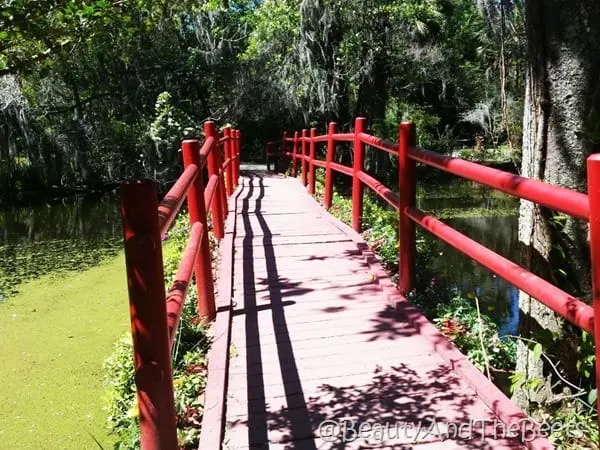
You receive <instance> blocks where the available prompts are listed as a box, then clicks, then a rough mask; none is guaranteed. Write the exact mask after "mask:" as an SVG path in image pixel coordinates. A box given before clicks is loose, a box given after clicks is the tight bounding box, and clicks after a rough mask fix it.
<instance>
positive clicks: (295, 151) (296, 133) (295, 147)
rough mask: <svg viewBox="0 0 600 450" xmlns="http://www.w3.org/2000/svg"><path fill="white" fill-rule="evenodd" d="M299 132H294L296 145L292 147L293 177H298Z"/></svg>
mask: <svg viewBox="0 0 600 450" xmlns="http://www.w3.org/2000/svg"><path fill="white" fill-rule="evenodd" d="M296 158H298V132H297V131H296V132H294V147H293V148H292V177H294V178H296V172H297V169H296V168H297V166H298V161H297V160H296Z"/></svg>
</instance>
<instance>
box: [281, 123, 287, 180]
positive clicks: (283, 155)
mask: <svg viewBox="0 0 600 450" xmlns="http://www.w3.org/2000/svg"><path fill="white" fill-rule="evenodd" d="M286 139H287V131H284V132H283V134H282V136H281V155H280V156H279V161H281V164H280V166H281V168H280V169H279V171H280V172H283V173H285V172H286V170H285V168H286V166H287V164H286V163H285V162H286V161H287V158H286V155H285V150H286V146H287V142H286Z"/></svg>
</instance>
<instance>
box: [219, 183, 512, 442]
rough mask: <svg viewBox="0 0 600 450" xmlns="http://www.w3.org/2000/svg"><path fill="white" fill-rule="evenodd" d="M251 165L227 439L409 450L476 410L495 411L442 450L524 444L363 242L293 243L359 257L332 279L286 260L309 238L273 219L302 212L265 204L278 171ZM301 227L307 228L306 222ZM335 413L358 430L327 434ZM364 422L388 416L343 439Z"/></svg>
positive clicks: (335, 260)
mask: <svg viewBox="0 0 600 450" xmlns="http://www.w3.org/2000/svg"><path fill="white" fill-rule="evenodd" d="M244 175H245V180H246V188H245V189H246V190H247V192H246V193H245V196H244V198H243V200H242V211H241V219H242V222H243V232H244V237H243V241H242V249H241V252H240V253H241V255H240V256H241V260H242V261H241V267H242V270H241V272H242V273H241V278H242V286H241V288H242V290H243V295H242V296H241V298H243V302H244V304H243V307H242V308H235V309H234V312H233V315H234V318H235V317H237V318H239V319H242V318H243V328H244V330H243V334H242V335H241V336H239V337H240V340H238V341H237V345H240V346H241V347H243V348H241V347H240V357H241V358H244V359H245V364H243V365H244V368H243V369H242V368H241V367H240V368H239V369H238V372H235V369H234V373H233V374H230V394H229V397H230V398H231V399H233V400H237V401H238V404H237V406H236V403H234V402H233V401H231V407H228V430H229V431H231V432H232V435H231V436H230V438H231V439H230V441H229V442H226V447H225V448H228V449H238V448H239V449H241V448H252V449H263V448H264V449H268V448H278V449H307V450H316V449H317V448H319V449H325V448H327V449H346V448H377V447H380V446H382V445H388V446H389V445H392V446H393V448H397V449H406V450H408V449H412V448H417V449H418V448H419V447H420V445H419V444H423V445H424V447H423V448H427V449H428V450H429V449H435V448H438V447H436V445H438V444H439V445H441V442H440V441H441V440H443V439H444V438H445V437H446V433H448V435H450V437H452V436H453V433H454V432H455V430H454V428H453V427H456V426H458V425H460V424H468V423H471V422H470V421H473V420H484V421H488V422H487V425H488V426H487V427H486V428H485V429H482V428H481V426H480V427H479V428H477V426H475V427H471V430H470V433H471V434H470V435H469V436H468V439H464V438H460V436H459V438H457V439H453V440H452V442H453V443H454V444H456V445H455V446H452V447H448V446H444V447H439V448H448V449H458V448H461V449H501V448H505V449H516V448H521V446H520V445H519V444H518V443H517V442H516V441H514V440H511V441H506V440H494V441H492V440H490V439H488V438H489V437H490V434H493V433H494V431H495V430H494V429H493V426H492V425H493V424H494V423H493V422H492V421H493V420H494V419H495V417H494V415H493V414H492V413H491V412H490V410H489V409H488V408H486V407H485V406H484V405H483V403H482V402H481V400H480V399H479V398H477V396H476V395H475V392H473V391H472V390H471V389H470V388H468V387H467V386H466V385H465V383H464V382H462V381H461V380H460V379H459V378H458V377H457V375H456V374H455V373H454V372H453V371H452V369H451V367H449V366H448V365H447V364H446V363H445V362H444V361H443V360H442V359H441V358H439V357H438V356H437V355H436V354H435V352H436V346H440V345H443V346H447V345H448V342H447V341H446V340H440V341H439V342H433V343H432V342H431V341H428V340H426V339H424V338H423V337H422V336H421V330H420V329H419V327H418V324H414V323H413V322H412V321H411V320H409V318H408V315H407V314H410V311H409V312H407V313H406V314H405V313H404V312H403V310H402V309H401V308H400V309H394V308H391V307H389V306H387V304H386V302H385V300H384V299H385V295H383V294H382V293H381V291H380V289H379V287H378V285H377V282H376V279H375V278H376V277H375V276H374V274H372V273H369V268H368V266H367V265H366V263H365V261H364V258H363V257H362V255H361V252H360V251H358V250H356V247H355V246H354V247H352V246H351V245H350V244H348V241H340V244H339V247H340V248H339V249H338V250H337V253H335V252H332V255H331V256H330V255H328V254H326V253H327V252H326V251H325V250H323V252H321V253H323V254H321V253H319V248H320V247H319V244H315V245H314V247H313V249H314V250H310V249H309V250H308V251H307V252H306V254H301V253H300V254H299V253H297V252H294V253H293V255H294V257H295V258H297V260H298V261H300V262H314V263H315V264H320V263H325V264H326V265H325V266H319V267H327V263H330V264H331V265H334V266H335V265H336V264H339V261H342V260H346V261H350V262H351V263H352V264H354V266H356V267H354V266H352V268H349V269H348V270H347V271H346V272H347V273H344V274H343V275H340V276H341V278H335V277H330V276H329V275H328V273H329V272H327V271H325V272H323V273H318V272H317V273H315V275H311V276H306V274H304V273H302V274H301V273H300V272H295V270H296V269H295V268H294V266H293V265H290V264H289V263H285V264H284V263H283V262H282V261H284V260H285V257H284V256H281V254H278V252H277V251H278V250H279V249H280V248H282V247H284V246H289V247H291V246H293V245H297V247H299V248H300V245H298V244H296V243H295V241H293V240H292V241H290V242H289V243H287V242H284V243H281V241H280V242H275V241H276V239H278V238H280V237H285V236H286V233H284V232H280V233H278V232H274V231H273V230H272V226H271V225H270V224H269V221H270V219H271V218H272V217H274V216H286V215H289V216H290V223H291V224H293V223H294V222H295V219H294V215H297V214H301V213H302V212H298V211H295V210H294V208H290V209H287V210H284V211H272V210H270V211H264V210H263V201H264V199H265V194H266V187H267V186H266V184H265V180H270V179H279V178H280V177H278V176H271V175H270V174H267V173H259V172H251V173H245V174H244ZM289 182H292V180H289ZM290 200H291V199H290ZM252 206H254V209H252ZM252 217H255V219H256V220H254V221H253V220H252ZM278 223H281V222H278ZM298 227H299V229H300V230H302V225H301V223H300V222H298ZM292 228H293V227H292ZM334 231H335V230H333V231H331V233H333V232H334ZM298 236H301V237H302V236H308V237H309V238H310V239H309V240H307V242H306V244H310V243H312V241H311V239H312V240H315V241H319V240H321V241H324V242H323V245H324V246H325V245H330V244H332V243H333V245H334V246H335V243H336V241H335V239H333V238H331V239H329V238H328V235H327V233H325V234H324V235H319V236H315V235H311V234H310V232H308V231H305V233H304V235H303V234H302V233H300V234H298ZM321 236H324V237H321ZM258 239H260V245H257V243H258V241H257V240H258ZM336 239H338V240H339V239H341V238H339V237H338V238H336ZM300 241H301V242H303V243H304V241H302V240H300ZM276 250H277V251H276ZM298 255H300V256H298ZM240 256H238V257H237V258H238V259H240ZM315 267H316V266H315ZM283 269H284V270H283ZM330 269H331V267H330ZM315 270H318V268H316V269H315ZM340 272H342V270H340ZM284 275H285V276H284ZM409 310H410V308H409ZM268 311H270V317H268V318H267V319H268V320H266V319H265V314H268ZM304 315H305V316H304ZM238 323H239V322H238ZM234 327H235V324H234ZM232 377H233V378H232ZM232 380H234V381H236V382H233V383H232ZM236 383H237V384H236ZM237 385H239V386H244V391H243V393H242V392H241V391H240V392H237V391H235V388H236V386H237ZM240 405H241V407H240ZM236 407H237V410H236ZM325 421H333V422H330V423H338V424H342V426H344V425H343V424H345V426H346V427H350V431H348V428H346V433H344V432H343V429H342V428H341V427H339V426H338V427H337V428H336V429H335V433H334V434H335V436H333V437H332V436H327V435H324V434H323V432H326V431H327V430H325V429H320V424H322V423H324V422H325ZM360 423H370V424H371V426H372V425H374V424H380V425H381V426H383V427H388V428H387V430H388V431H387V432H381V433H379V434H378V433H377V432H376V431H371V432H367V433H366V434H365V435H364V436H363V438H361V439H353V440H351V441H353V442H348V440H347V439H345V438H348V437H352V430H354V429H356V430H358V426H359V425H358V424H360ZM371 429H372V428H371ZM236 430H238V431H242V433H239V432H238V433H237V434H236ZM349 433H350V434H349ZM242 434H244V435H242ZM355 437H356V436H355ZM462 437H464V436H462ZM436 443H437V444H436Z"/></svg>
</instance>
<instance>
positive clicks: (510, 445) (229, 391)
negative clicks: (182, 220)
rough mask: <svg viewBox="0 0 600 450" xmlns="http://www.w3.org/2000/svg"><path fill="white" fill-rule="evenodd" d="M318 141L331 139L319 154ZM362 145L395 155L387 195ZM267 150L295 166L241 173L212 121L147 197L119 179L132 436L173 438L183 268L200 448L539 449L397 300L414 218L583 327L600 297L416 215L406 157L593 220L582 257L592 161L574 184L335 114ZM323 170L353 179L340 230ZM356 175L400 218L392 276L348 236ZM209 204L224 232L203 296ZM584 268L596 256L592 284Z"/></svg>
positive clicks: (592, 211)
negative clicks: (344, 156)
mask: <svg viewBox="0 0 600 450" xmlns="http://www.w3.org/2000/svg"><path fill="white" fill-rule="evenodd" d="M339 142H349V143H350V144H351V145H352V146H353V156H354V158H353V164H354V165H353V167H346V166H343V165H341V164H339V163H336V162H335V160H336V158H335V151H336V143H339ZM319 143H326V144H327V147H326V148H327V152H326V157H325V160H319V159H318V158H317V146H318V145H319ZM276 145H277V147H278V151H276ZM367 146H368V147H371V148H373V149H378V150H382V151H386V152H389V153H392V154H393V155H395V156H397V157H398V160H399V164H398V166H399V186H398V188H399V189H398V192H399V194H398V193H396V192H394V191H393V190H392V189H390V188H388V187H386V186H384V185H382V184H381V183H379V182H378V181H377V180H375V179H374V178H373V177H371V176H370V175H368V174H367V173H366V172H365V171H364V154H365V149H366V148H367ZM268 153H269V155H270V158H271V159H273V160H277V162H278V164H279V166H280V167H281V162H282V161H283V159H284V158H289V159H290V160H291V173H292V175H293V177H286V176H284V175H281V174H277V173H270V172H268V171H265V170H260V169H258V168H256V167H255V168H254V169H252V168H251V167H248V168H247V170H242V171H241V174H240V134H239V132H238V131H237V130H230V129H228V128H227V129H225V131H224V134H223V136H219V134H218V133H217V131H216V128H215V126H214V124H213V123H210V122H209V123H207V124H206V125H205V138H204V143H203V145H200V142H198V141H197V140H188V141H184V143H183V156H184V165H185V170H184V172H183V174H182V176H181V178H180V180H179V181H178V182H177V183H176V184H175V186H174V187H173V188H172V189H171V191H170V192H169V193H168V194H167V196H166V197H165V199H164V200H163V201H162V202H161V203H157V200H156V192H155V187H154V186H153V184H152V183H149V182H136V183H126V184H124V185H123V186H122V210H123V217H124V225H125V239H126V258H127V267H128V282H129V290H130V304H131V311H132V329H133V337H134V349H135V357H136V385H137V388H138V403H139V407H140V428H141V439H142V448H144V449H175V448H177V437H176V431H175V412H174V406H173V405H174V402H173V386H172V378H171V366H170V348H171V345H172V339H173V335H174V332H175V330H176V328H177V323H178V321H179V315H180V313H181V305H182V303H183V298H184V297H185V292H186V289H187V286H188V285H189V283H190V279H191V277H192V272H195V277H196V286H197V289H198V298H199V304H198V307H199V313H200V315H201V316H202V317H204V319H205V320H206V321H212V322H214V323H213V325H212V329H213V334H214V339H213V344H212V347H211V350H210V353H209V367H208V385H207V389H206V393H205V401H204V418H203V423H202V434H201V441H200V448H201V449H207V450H212V449H215V450H216V449H219V448H223V449H231V450H233V449H248V448H252V449H254V448H256V449H263V448H264V449H346V448H348V449H354V448H396V449H422V450H429V449H440V450H445V449H448V450H449V449H521V448H532V449H550V448H553V447H552V445H551V444H550V443H549V442H548V441H547V440H546V439H545V437H544V434H545V433H544V430H542V429H540V428H539V427H538V426H537V425H536V424H535V423H534V422H533V421H530V420H529V419H527V417H526V416H525V414H523V413H522V412H521V411H520V410H519V409H518V408H517V407H516V406H515V405H514V404H513V403H512V402H511V401H510V400H509V399H508V398H506V396H505V395H504V394H503V393H502V392H501V391H500V390H499V389H498V388H497V387H495V386H494V385H493V384H492V382H491V381H489V380H488V379H487V378H486V377H485V376H484V375H483V374H482V373H481V372H479V371H478V370H477V369H476V368H475V367H474V366H473V365H472V364H471V363H470V362H469V361H468V360H467V359H466V358H465V357H464V356H463V355H462V354H461V353H460V352H459V351H458V350H457V349H456V348H455V347H454V345H453V344H452V343H451V342H450V341H449V340H448V339H446V338H445V337H444V336H443V335H442V334H440V332H439V331H438V330H437V329H436V328H435V327H434V326H433V325H432V324H431V323H430V322H429V321H428V320H427V319H426V318H425V317H424V316H423V315H422V314H421V313H420V311H419V310H418V309H417V308H415V307H414V306H412V305H411V304H410V303H409V302H408V301H407V300H406V295H407V294H408V293H409V292H411V291H412V290H413V280H414V275H415V274H414V258H415V250H414V249H415V224H417V225H419V226H422V227H423V228H425V229H426V230H428V231H429V232H431V233H432V234H434V235H435V236H437V237H438V238H440V239H442V240H444V241H446V242H447V243H449V244H450V245H453V246H454V247H456V248H458V249H459V250H461V251H463V252H464V253H465V254H467V255H468V256H469V257H471V258H472V259H474V260H476V261H478V262H480V263H481V264H483V265H484V266H486V267H488V268H489V269H490V270H492V271H493V272H495V273H496V274H498V275H499V276H502V277H503V278H505V279H506V280H507V281H509V282H510V283H512V284H514V285H515V286H517V287H518V288H519V289H521V290H523V291H525V292H527V293H529V294H530V295H532V296H534V297H535V298H537V299H538V300H540V301H541V302H543V303H544V304H546V305H547V306H548V307H550V308H552V309H554V310H555V311H556V312H558V313H559V314H561V315H563V316H564V317H565V318H566V319H567V320H569V321H571V322H572V323H574V324H575V325H577V326H579V327H580V328H582V329H584V330H586V331H588V332H589V333H590V334H592V335H594V334H595V331H596V330H597V327H598V325H597V324H598V323H599V321H594V309H596V310H597V311H598V309H599V307H598V306H599V302H598V299H596V298H595V299H594V301H595V303H594V308H592V307H590V306H588V305H587V304H585V303H583V302H582V301H580V300H578V299H576V298H574V297H572V296H570V295H569V294H567V293H565V292H563V291H561V290H560V289H558V288H557V287H555V286H553V285H551V284H550V283H548V282H546V281H545V280H542V279H541V278H539V277H537V276H535V275H534V274H532V273H529V272H527V271H526V270H525V269H523V268H521V267H519V266H518V265H516V264H515V263H513V262H511V261H508V260H506V259H504V258H503V257H501V256H500V255H497V254H495V253H494V252H492V251H491V250H489V249H487V248H485V247H483V246H482V245H480V244H478V243H476V242H474V241H472V240H471V239H469V238H468V237H467V236H464V235H462V234H460V233H459V232H458V231H456V230H453V229H452V228H450V227H448V226H447V225H445V224H443V223H442V222H440V221H439V220H438V219H436V218H435V217H433V216H431V215H429V214H427V213H425V212H423V211H420V210H418V209H416V207H415V202H414V196H415V183H416V179H415V164H416V162H420V163H423V164H426V165H430V166H433V167H436V168H438V169H442V170H445V171H448V172H451V173H453V174H455V175H458V176H462V177H465V178H467V179H470V180H474V181H476V182H480V183H482V184H485V185H487V186H490V187H492V188H496V189H499V190H502V191H504V192H507V193H509V194H512V195H516V196H518V197H520V198H524V199H527V200H530V201H533V202H536V203H539V204H541V205H544V206H546V207H548V208H552V209H555V210H558V211H562V212H564V213H567V214H571V215H573V216H575V217H578V218H581V219H583V220H589V221H590V241H591V251H592V259H593V260H594V254H598V252H597V251H596V250H598V249H599V248H600V247H598V246H599V245H600V223H599V222H598V216H597V211H600V209H598V208H597V207H596V208H594V206H595V205H598V204H599V203H598V199H599V198H600V158H598V157H595V156H593V157H591V158H590V160H589V163H588V170H589V171H590V176H589V180H590V185H589V194H588V195H585V194H580V193H577V192H573V191H570V190H567V189H563V188H558V187H554V186H550V185H547V184H544V183H541V182H539V181H534V180H528V179H525V178H522V177H519V176H516V175H513V174H509V173H505V172H501V171H498V170H495V169H491V168H487V167H484V166H480V165H477V164H474V163H471V162H467V161H463V160H460V159H456V158H450V157H447V156H444V155H440V154H437V153H435V152H431V151H428V150H425V149H420V148H418V147H417V146H416V140H415V130H414V125H413V124H412V123H402V124H400V127H399V141H398V143H397V144H396V143H392V142H388V141H385V140H382V139H379V138H376V137H374V136H371V135H369V134H367V133H366V132H365V127H364V119H357V121H356V124H355V129H354V132H352V133H345V134H338V133H336V132H335V125H334V124H332V125H331V126H330V127H329V130H328V133H327V134H325V135H323V136H317V135H316V130H314V129H313V130H311V132H310V135H309V134H308V132H307V131H306V130H304V131H303V132H302V134H298V133H296V134H295V135H294V137H287V135H285V134H284V137H283V139H282V140H281V141H280V142H279V143H278V144H274V143H271V144H270V148H269V150H268ZM205 165H206V166H207V172H208V178H207V180H206V182H204V180H203V171H204V166H205ZM299 165H300V167H298V166H299ZM317 167H322V168H323V169H325V199H324V203H325V205H324V206H325V207H323V206H321V205H319V204H318V203H317V202H316V201H315V200H314V199H313V197H312V196H310V195H308V194H307V191H306V189H305V186H307V187H308V193H314V192H315V178H316V177H315V171H316V168H317ZM242 169H243V167H242ZM299 169H300V170H301V175H302V176H301V179H300V180H299V179H297V178H296V177H295V175H296V172H297V171H298V170H299ZM334 172H339V173H341V174H344V175H347V176H351V177H352V182H353V184H352V196H353V224H352V225H353V227H352V228H351V227H349V226H346V225H344V224H343V223H341V222H340V221H338V220H337V219H336V218H334V217H333V216H331V215H330V214H329V213H328V212H327V209H326V208H327V207H330V206H331V202H332V186H333V174H334ZM592 174H596V175H597V176H592ZM364 186H367V187H369V188H371V189H372V190H373V191H374V192H375V193H377V194H378V195H379V196H381V197H382V198H383V199H384V200H386V201H387V202H388V203H389V204H390V206H391V207H392V208H395V209H396V210H397V211H398V213H399V241H400V242H399V248H400V255H399V257H400V273H399V284H398V287H396V285H395V284H394V283H393V282H392V281H391V280H390V278H389V275H388V274H387V273H386V272H385V271H384V270H383V268H382V267H381V266H380V264H379V262H378V260H377V258H376V257H375V256H374V255H373V253H372V252H371V251H370V249H369V247H368V246H367V244H366V243H365V242H364V241H363V239H362V238H361V235H360V234H359V231H360V228H361V215H362V197H363V189H364ZM186 195H187V198H188V208H189V211H190V220H191V222H192V228H191V235H190V243H189V245H188V247H187V248H186V251H185V253H184V257H183V260H182V263H181V266H180V269H179V271H178V274H177V277H176V280H177V281H176V282H175V284H174V286H173V287H172V288H171V290H170V291H169V292H168V295H166V296H165V287H164V285H163V281H162V280H163V273H162V256H161V253H160V247H161V246H160V236H161V233H162V232H164V231H165V230H167V229H168V227H169V224H170V223H171V222H172V220H173V218H174V217H175V215H176V214H177V211H178V210H179V208H180V206H181V205H182V203H183V201H184V199H185V197H186ZM227 199H228V200H227ZM207 210H210V212H211V216H212V223H213V233H214V234H215V236H216V237H218V238H220V239H221V243H220V252H221V258H220V267H219V278H218V279H219V281H218V283H219V284H218V289H217V292H218V295H217V296H216V298H215V295H214V292H215V290H214V288H213V285H212V276H211V273H210V271H211V265H210V255H209V254H208V239H207V233H208V225H209V224H208V222H207ZM598 273H599V271H598V266H597V265H594V269H593V276H592V279H593V281H594V284H595V286H600V284H598V282H599V281H600V278H599V277H598ZM594 292H596V291H594ZM596 295H599V294H596Z"/></svg>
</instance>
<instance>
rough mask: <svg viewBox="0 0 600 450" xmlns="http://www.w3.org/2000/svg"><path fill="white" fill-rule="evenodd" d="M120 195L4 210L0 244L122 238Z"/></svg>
mask: <svg viewBox="0 0 600 450" xmlns="http://www.w3.org/2000/svg"><path fill="white" fill-rule="evenodd" d="M120 233H121V222H120V218H119V209H118V195H117V194H116V193H115V192H111V193H108V194H103V195H93V196H92V195H89V196H75V197H69V198H65V199H60V200H55V201H51V202H42V203H34V204H31V205H8V206H4V207H3V208H1V209H0V245H6V244H17V243H32V242H40V241H45V240H51V239H68V238H74V239H99V238H109V237H116V236H119V234H120Z"/></svg>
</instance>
